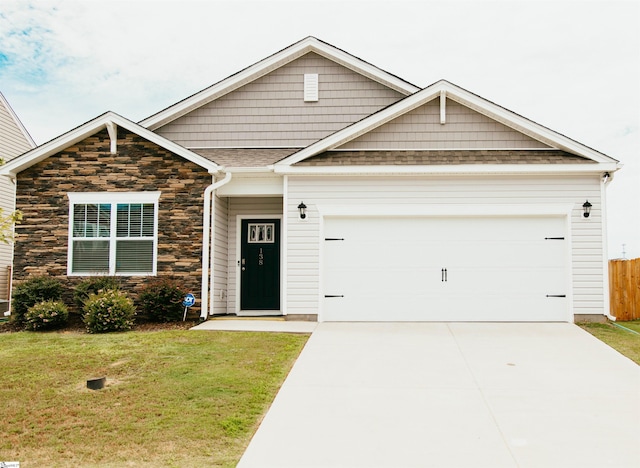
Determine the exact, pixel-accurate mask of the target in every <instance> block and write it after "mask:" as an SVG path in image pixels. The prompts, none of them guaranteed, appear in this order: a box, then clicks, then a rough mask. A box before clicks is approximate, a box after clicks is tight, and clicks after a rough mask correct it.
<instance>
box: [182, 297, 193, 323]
mask: <svg viewBox="0 0 640 468" xmlns="http://www.w3.org/2000/svg"><path fill="white" fill-rule="evenodd" d="M195 303H196V297H195V296H194V295H193V294H191V293H188V294H187V295H186V296H184V300H183V301H182V305H183V306H184V317H182V321H183V322H184V321H185V320H186V319H187V309H188V308H189V307H191V306H192V305H193V304H195Z"/></svg>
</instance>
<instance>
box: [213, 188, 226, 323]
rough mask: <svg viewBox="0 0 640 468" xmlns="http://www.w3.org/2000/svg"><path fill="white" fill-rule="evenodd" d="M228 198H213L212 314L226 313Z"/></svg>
mask: <svg viewBox="0 0 640 468" xmlns="http://www.w3.org/2000/svg"><path fill="white" fill-rule="evenodd" d="M228 200H229V199H228V198H219V197H217V196H216V197H215V198H214V203H215V220H214V235H215V241H214V242H215V244H214V249H213V251H214V260H213V262H212V264H213V288H212V290H211V294H213V310H212V313H213V314H225V313H227V291H228V268H227V265H228V263H229V222H228V220H229V216H228V213H229V209H228Z"/></svg>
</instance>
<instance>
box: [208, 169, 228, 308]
mask: <svg viewBox="0 0 640 468" xmlns="http://www.w3.org/2000/svg"><path fill="white" fill-rule="evenodd" d="M230 180H231V172H227V173H226V174H225V176H224V179H222V180H219V181H218V182H214V183H213V184H211V185H209V186H208V187H207V188H206V189H205V190H204V210H203V213H202V292H201V295H200V297H201V300H200V303H201V307H200V319H201V320H207V317H208V316H209V289H210V286H209V278H210V275H209V259H210V258H211V255H210V252H211V237H212V235H211V228H212V225H213V223H214V222H215V219H213V216H212V215H213V214H212V212H211V199H212V195H213V193H214V192H215V190H216V189H217V188H219V187H222V186H223V185H226V184H228V183H229V181H230Z"/></svg>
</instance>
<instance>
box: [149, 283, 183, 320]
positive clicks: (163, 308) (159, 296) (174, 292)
mask: <svg viewBox="0 0 640 468" xmlns="http://www.w3.org/2000/svg"><path fill="white" fill-rule="evenodd" d="M185 294H186V290H185V288H184V287H183V286H182V284H181V283H180V282H179V281H177V280H175V279H173V278H158V279H156V280H153V281H151V282H150V283H148V284H147V285H145V286H144V288H143V289H142V291H141V292H140V294H139V295H138V302H139V304H140V309H141V311H142V313H143V314H145V315H146V316H147V317H148V318H149V319H150V320H152V321H154V322H175V321H178V320H181V319H182V315H183V312H184V306H183V305H182V301H183V300H184V296H185Z"/></svg>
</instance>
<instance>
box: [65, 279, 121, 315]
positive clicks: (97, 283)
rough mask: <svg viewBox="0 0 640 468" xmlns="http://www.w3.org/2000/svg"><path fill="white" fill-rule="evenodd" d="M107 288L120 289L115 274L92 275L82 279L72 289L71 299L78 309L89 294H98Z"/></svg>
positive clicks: (82, 305) (81, 307)
mask: <svg viewBox="0 0 640 468" xmlns="http://www.w3.org/2000/svg"><path fill="white" fill-rule="evenodd" d="M107 289H115V290H118V289H120V280H119V279H118V278H117V277H115V276H93V277H91V278H87V279H85V280H82V281H81V282H80V283H79V284H78V285H77V286H76V287H75V289H74V291H73V300H74V302H75V303H76V305H77V306H78V308H79V309H80V310H82V309H83V307H84V303H85V302H86V300H87V299H89V296H90V295H91V294H98V293H99V292H102V291H105V290H107Z"/></svg>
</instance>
